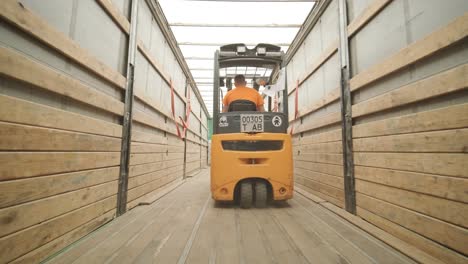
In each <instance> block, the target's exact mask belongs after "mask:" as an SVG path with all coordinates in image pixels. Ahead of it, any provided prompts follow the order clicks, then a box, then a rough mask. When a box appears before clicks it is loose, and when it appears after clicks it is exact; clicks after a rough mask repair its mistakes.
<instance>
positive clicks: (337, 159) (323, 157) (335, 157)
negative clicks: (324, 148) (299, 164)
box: [293, 152, 343, 165]
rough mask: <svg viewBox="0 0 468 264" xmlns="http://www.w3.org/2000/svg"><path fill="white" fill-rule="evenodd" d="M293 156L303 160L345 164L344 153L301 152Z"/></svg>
mask: <svg viewBox="0 0 468 264" xmlns="http://www.w3.org/2000/svg"><path fill="white" fill-rule="evenodd" d="M293 158H294V159H295V160H301V161H312V162H317V163H326V164H336V165H343V155H340V154H326V153H306V152H301V153H300V154H299V155H294V156H293Z"/></svg>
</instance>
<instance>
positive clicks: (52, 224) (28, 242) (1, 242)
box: [0, 195, 117, 262]
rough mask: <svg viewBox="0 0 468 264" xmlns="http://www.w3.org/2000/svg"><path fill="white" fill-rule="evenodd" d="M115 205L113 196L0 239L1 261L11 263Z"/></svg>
mask: <svg viewBox="0 0 468 264" xmlns="http://www.w3.org/2000/svg"><path fill="white" fill-rule="evenodd" d="M116 203H117V197H116V196H115V195H114V196H111V197H109V198H106V199H104V200H102V201H99V202H97V203H94V204H91V205H88V206H85V207H83V208H80V209H78V210H75V211H72V212H69V213H67V214H64V215H61V216H59V217H56V218H53V219H51V220H48V221H46V222H43V223H40V224H38V225H35V226H33V227H31V228H28V229H25V230H22V231H20V232H17V233H14V234H12V235H10V236H7V237H2V238H0V255H1V256H2V261H6V262H9V261H12V260H14V259H15V258H17V257H20V256H22V255H24V254H26V253H28V252H30V251H32V250H34V249H35V248H37V247H40V246H42V245H44V244H46V243H48V242H50V241H52V240H54V239H55V238H58V237H60V236H62V235H64V234H66V233H67V232H69V231H71V230H73V229H75V228H79V227H80V226H81V225H83V224H85V223H87V222H89V221H91V220H92V219H94V218H96V217H99V216H102V215H104V214H105V213H106V212H109V211H111V210H112V209H114V208H115V205H116Z"/></svg>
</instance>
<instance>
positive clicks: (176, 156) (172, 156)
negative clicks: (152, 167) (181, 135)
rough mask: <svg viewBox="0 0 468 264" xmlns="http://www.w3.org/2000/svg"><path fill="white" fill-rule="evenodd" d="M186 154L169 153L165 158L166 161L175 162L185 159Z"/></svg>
mask: <svg viewBox="0 0 468 264" xmlns="http://www.w3.org/2000/svg"><path fill="white" fill-rule="evenodd" d="M184 155H185V154H184V153H167V154H166V155H165V156H164V160H175V159H183V158H184Z"/></svg>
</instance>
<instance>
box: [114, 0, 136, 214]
mask: <svg viewBox="0 0 468 264" xmlns="http://www.w3.org/2000/svg"><path fill="white" fill-rule="evenodd" d="M137 18H138V0H132V9H131V14H130V19H131V25H130V32H129V34H128V50H127V82H126V89H125V107H124V116H123V124H122V147H121V153H120V173H119V186H118V192H117V216H120V215H122V214H124V213H125V212H126V211H127V189H128V171H129V162H130V146H131V141H132V137H131V136H132V133H131V131H132V109H133V84H134V81H135V56H136V49H137Z"/></svg>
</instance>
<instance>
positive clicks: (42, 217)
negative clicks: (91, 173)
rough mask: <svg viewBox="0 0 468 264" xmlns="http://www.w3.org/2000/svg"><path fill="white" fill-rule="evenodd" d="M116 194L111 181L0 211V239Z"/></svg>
mask: <svg viewBox="0 0 468 264" xmlns="http://www.w3.org/2000/svg"><path fill="white" fill-rule="evenodd" d="M116 193H117V181H112V182H108V183H104V184H100V185H96V186H92V187H88V188H85V189H80V190H77V191H73V192H69V193H65V194H60V195H56V196H52V197H49V198H45V199H41V200H37V201H33V202H29V203H25V204H20V205H16V206H12V207H8V208H4V209H0V237H2V236H5V235H8V234H11V233H14V232H16V231H19V230H21V229H24V228H27V227H29V226H32V225H35V224H38V223H41V222H44V221H46V220H48V219H51V218H54V217H56V216H59V215H62V214H64V213H67V212H70V211H73V210H75V209H77V208H80V207H83V206H86V205H88V204H91V203H94V202H96V201H99V200H102V199H105V198H107V197H109V196H112V195H114V194H116ZM64 201H66V202H64Z"/></svg>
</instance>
